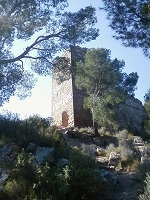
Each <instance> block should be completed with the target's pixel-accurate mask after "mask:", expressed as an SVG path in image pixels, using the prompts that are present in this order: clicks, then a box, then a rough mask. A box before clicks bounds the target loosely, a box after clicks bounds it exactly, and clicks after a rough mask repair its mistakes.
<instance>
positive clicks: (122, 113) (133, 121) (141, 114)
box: [115, 97, 147, 134]
mask: <svg viewBox="0 0 150 200" xmlns="http://www.w3.org/2000/svg"><path fill="white" fill-rule="evenodd" d="M115 113H116V117H117V122H118V124H119V125H120V126H121V127H122V128H123V129H127V130H128V131H132V132H133V133H138V134H141V133H143V131H144V127H143V124H144V121H145V119H146V118H147V113H146V111H145V108H144V106H143V105H142V102H141V101H140V100H138V99H136V98H134V97H128V98H127V99H126V100H125V102H124V103H122V104H119V105H118V106H117V107H116V108H115Z"/></svg>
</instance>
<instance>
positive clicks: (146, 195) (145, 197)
mask: <svg viewBox="0 0 150 200" xmlns="http://www.w3.org/2000/svg"><path fill="white" fill-rule="evenodd" d="M149 199H150V173H146V178H145V180H144V191H143V194H140V195H139V200H149Z"/></svg>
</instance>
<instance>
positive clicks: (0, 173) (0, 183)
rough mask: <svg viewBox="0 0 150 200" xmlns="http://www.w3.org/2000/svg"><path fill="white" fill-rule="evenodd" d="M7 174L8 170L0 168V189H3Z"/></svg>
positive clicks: (8, 173)
mask: <svg viewBox="0 0 150 200" xmlns="http://www.w3.org/2000/svg"><path fill="white" fill-rule="evenodd" d="M9 175H10V172H9V171H7V170H5V169H1V168H0V191H1V190H2V189H3V187H4V185H5V183H6V181H7V178H8V177H9Z"/></svg>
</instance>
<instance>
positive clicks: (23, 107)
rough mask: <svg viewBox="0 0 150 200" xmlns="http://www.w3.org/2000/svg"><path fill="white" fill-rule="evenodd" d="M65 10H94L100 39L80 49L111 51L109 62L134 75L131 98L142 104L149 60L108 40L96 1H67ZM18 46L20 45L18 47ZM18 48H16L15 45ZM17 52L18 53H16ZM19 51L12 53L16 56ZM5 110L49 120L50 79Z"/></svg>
mask: <svg viewBox="0 0 150 200" xmlns="http://www.w3.org/2000/svg"><path fill="white" fill-rule="evenodd" d="M69 4H70V6H69V8H68V9H69V10H71V11H77V10H79V9H80V8H84V7H85V6H88V5H93V6H94V7H96V8H97V18H98V23H97V25H96V26H97V27H98V28H99V29H100V36H99V37H98V38H97V39H96V40H95V41H91V42H89V43H87V44H84V45H82V46H84V47H89V48H98V47H103V48H107V49H110V50H111V58H112V59H114V58H118V59H120V60H124V61H125V68H124V71H125V72H126V73H128V74H129V73H131V72H137V73H138V75H139V81H138V84H137V87H138V89H137V90H136V92H135V97H136V98H138V99H139V100H141V101H142V102H144V98H143V97H144V95H145V92H146V91H147V90H148V88H149V87H150V78H149V76H150V59H148V58H146V57H145V56H144V55H143V53H142V50H141V49H135V48H127V47H124V46H123V45H122V44H121V41H118V40H115V39H113V38H112V35H113V34H114V32H112V30H111V29H110V28H109V27H108V24H109V21H108V20H107V19H106V13H105V12H102V11H99V10H98V6H102V3H101V1H100V0H69ZM19 45H21V44H19ZM17 47H18V45H17ZM18 50H19V49H18ZM18 52H19V51H16V49H15V53H16V54H17V53H18ZM3 109H4V110H5V109H6V110H9V111H11V112H14V113H19V114H20V116H21V117H22V118H24V117H28V116H30V115H33V114H39V115H41V116H42V117H49V116H50V114H51V79H50V77H39V76H38V82H37V84H36V86H35V88H34V89H33V90H32V96H31V97H28V98H27V99H26V100H23V101H20V100H19V99H18V98H17V97H11V99H10V101H9V103H5V104H4V106H3V107H1V108H0V112H2V110H3Z"/></svg>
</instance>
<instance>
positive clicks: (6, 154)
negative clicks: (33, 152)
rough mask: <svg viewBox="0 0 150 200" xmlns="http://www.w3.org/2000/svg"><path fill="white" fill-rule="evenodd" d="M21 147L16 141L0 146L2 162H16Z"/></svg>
mask: <svg viewBox="0 0 150 200" xmlns="http://www.w3.org/2000/svg"><path fill="white" fill-rule="evenodd" d="M18 150H19V147H18V146H17V145H16V144H15V143H13V142H12V143H9V144H6V145H4V146H3V147H1V148H0V164H4V163H5V162H8V161H9V162H14V160H15V159H16V156H17V153H18Z"/></svg>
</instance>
